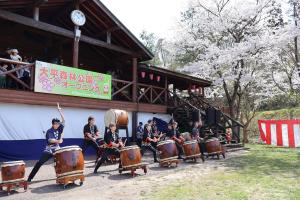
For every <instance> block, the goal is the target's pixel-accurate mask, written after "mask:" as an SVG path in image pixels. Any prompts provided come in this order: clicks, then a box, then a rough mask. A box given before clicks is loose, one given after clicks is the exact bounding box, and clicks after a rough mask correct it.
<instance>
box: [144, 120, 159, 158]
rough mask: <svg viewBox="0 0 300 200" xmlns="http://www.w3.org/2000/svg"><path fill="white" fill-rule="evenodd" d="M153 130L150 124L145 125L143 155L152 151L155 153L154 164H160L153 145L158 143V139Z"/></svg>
mask: <svg viewBox="0 0 300 200" xmlns="http://www.w3.org/2000/svg"><path fill="white" fill-rule="evenodd" d="M151 129H152V126H151V125H150V124H146V125H145V129H144V135H143V143H142V149H141V153H142V155H144V153H145V151H146V150H149V151H151V152H152V153H153V158H154V162H158V161H157V155H156V149H155V148H154V147H153V145H152V144H153V143H157V142H158V139H157V138H155V137H154V135H153V133H152V131H151ZM151 143H152V144H151Z"/></svg>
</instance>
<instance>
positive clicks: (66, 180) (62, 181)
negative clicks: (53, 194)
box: [56, 174, 84, 189]
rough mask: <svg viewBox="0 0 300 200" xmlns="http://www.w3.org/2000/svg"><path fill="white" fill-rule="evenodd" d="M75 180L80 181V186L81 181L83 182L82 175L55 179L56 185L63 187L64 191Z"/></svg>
mask: <svg viewBox="0 0 300 200" xmlns="http://www.w3.org/2000/svg"><path fill="white" fill-rule="evenodd" d="M76 180H80V183H79V185H80V186H82V184H83V181H84V175H83V174H81V175H78V174H76V175H70V176H64V177H61V178H57V179H56V183H57V184H61V185H64V189H65V188H66V187H67V185H68V184H70V183H72V184H74V183H75V181H76Z"/></svg>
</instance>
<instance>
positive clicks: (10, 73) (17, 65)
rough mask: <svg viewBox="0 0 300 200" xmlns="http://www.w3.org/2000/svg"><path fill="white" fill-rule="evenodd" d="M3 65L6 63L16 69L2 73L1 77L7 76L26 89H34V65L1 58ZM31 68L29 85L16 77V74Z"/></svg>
mask: <svg viewBox="0 0 300 200" xmlns="http://www.w3.org/2000/svg"><path fill="white" fill-rule="evenodd" d="M0 62H1V63H6V64H8V65H15V68H14V69H11V70H9V71H5V72H0V75H7V76H10V77H11V78H12V79H14V80H15V81H16V82H17V83H19V84H21V85H22V86H23V87H24V88H26V89H28V90H33V89H34V65H35V64H34V63H27V62H20V61H14V60H10V59H5V58H0ZM25 68H29V69H30V83H29V84H27V83H25V82H24V81H22V80H20V79H19V78H18V77H16V76H15V75H14V73H15V72H17V71H19V70H21V69H25Z"/></svg>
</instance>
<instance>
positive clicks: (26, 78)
mask: <svg viewBox="0 0 300 200" xmlns="http://www.w3.org/2000/svg"><path fill="white" fill-rule="evenodd" d="M23 62H28V63H29V59H28V58H27V57H25V56H24V59H23ZM30 76H31V74H30V69H29V68H28V67H26V68H24V70H23V76H22V77H21V80H22V81H23V82H24V83H26V84H27V85H29V84H30Z"/></svg>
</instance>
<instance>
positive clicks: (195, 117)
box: [192, 110, 201, 122]
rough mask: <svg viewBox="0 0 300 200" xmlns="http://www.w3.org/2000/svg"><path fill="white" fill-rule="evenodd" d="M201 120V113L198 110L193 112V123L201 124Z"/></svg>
mask: <svg viewBox="0 0 300 200" xmlns="http://www.w3.org/2000/svg"><path fill="white" fill-rule="evenodd" d="M200 119H201V115H200V113H199V111H198V110H193V112H192V121H193V122H199V121H200Z"/></svg>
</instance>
